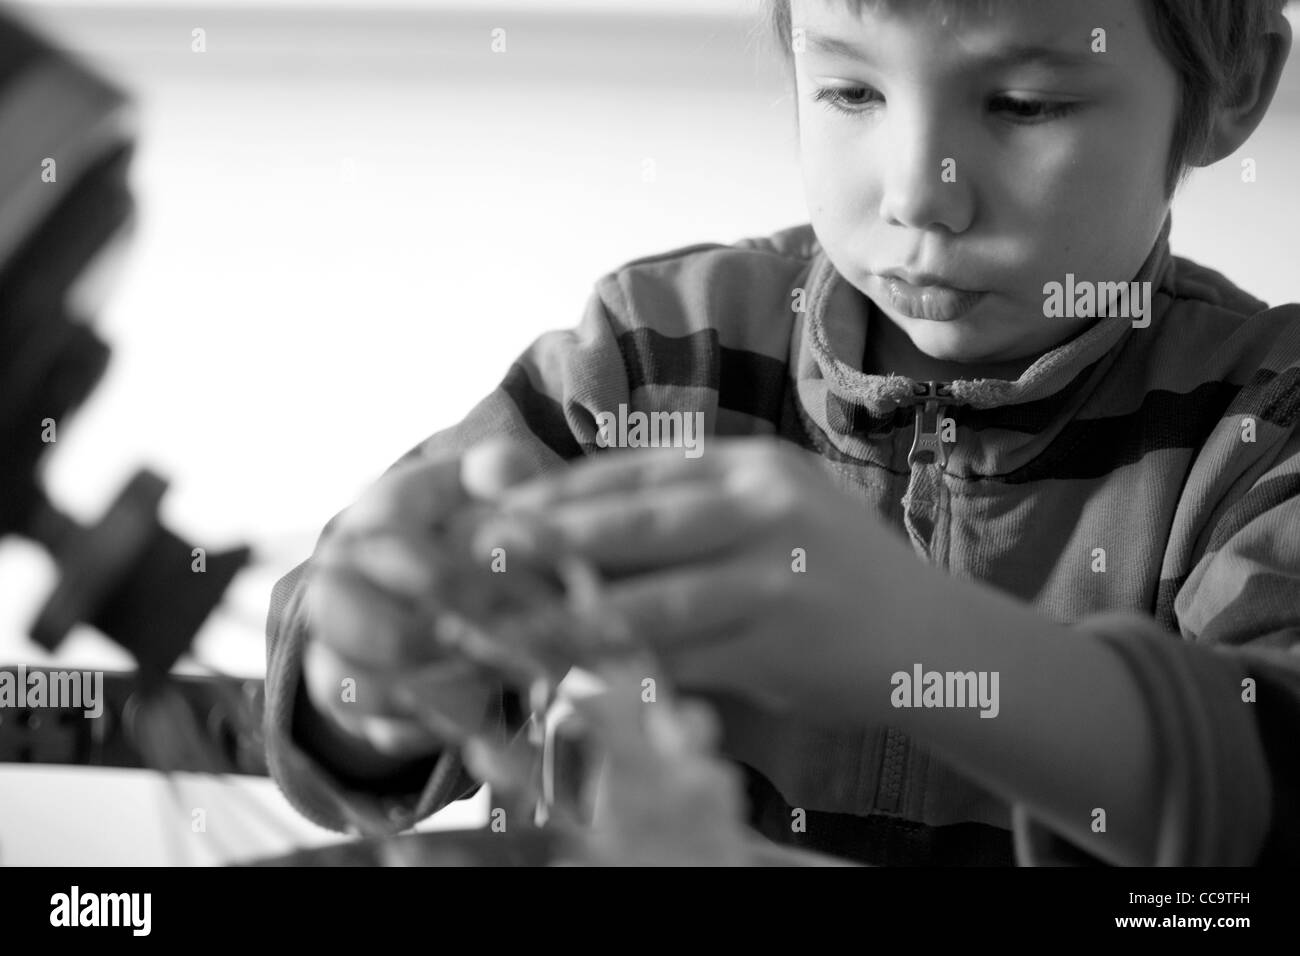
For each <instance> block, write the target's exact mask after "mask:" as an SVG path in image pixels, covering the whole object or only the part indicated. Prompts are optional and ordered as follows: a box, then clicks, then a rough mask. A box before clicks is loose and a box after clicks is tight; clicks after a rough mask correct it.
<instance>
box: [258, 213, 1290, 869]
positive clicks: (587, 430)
mask: <svg viewBox="0 0 1300 956" xmlns="http://www.w3.org/2000/svg"><path fill="white" fill-rule="evenodd" d="M1167 233H1168V228H1167V226H1166V231H1165V233H1164V236H1167ZM1164 236H1162V239H1161V242H1160V243H1158V244H1157V248H1156V249H1155V250H1153V253H1152V256H1151V257H1150V258H1149V259H1148V262H1147V263H1146V264H1145V265H1144V267H1143V269H1144V273H1143V274H1146V275H1150V276H1152V277H1153V279H1154V280H1155V281H1158V282H1159V284H1160V288H1161V293H1160V294H1159V295H1158V296H1157V297H1156V298H1157V302H1158V314H1157V315H1156V316H1155V317H1154V318H1153V321H1152V324H1151V326H1150V327H1149V328H1147V329H1129V328H1128V327H1127V324H1126V323H1119V324H1112V325H1111V326H1108V327H1105V328H1102V327H1100V326H1099V327H1098V331H1097V332H1096V334H1089V333H1085V334H1083V335H1081V336H1079V337H1077V338H1076V339H1075V340H1072V341H1071V342H1068V343H1065V344H1064V345H1062V346H1060V347H1059V348H1058V349H1057V350H1053V353H1052V354H1051V355H1050V356H1049V357H1048V359H1049V360H1048V361H1040V362H1038V363H1035V365H1034V366H1033V367H1031V370H1030V372H1027V373H1026V376H1025V377H1024V378H1022V381H1020V382H1018V383H1001V386H999V387H998V388H996V389H992V390H989V391H985V392H980V391H979V389H972V388H967V389H964V390H963V391H962V394H963V395H966V396H969V397H971V399H972V400H971V401H970V402H969V403H967V402H954V403H953V404H952V405H951V406H950V407H949V408H948V409H947V410H946V411H947V413H948V414H949V415H950V416H951V417H952V419H953V421H954V422H955V424H956V426H957V430H958V441H957V443H956V444H955V445H953V446H952V447H951V448H950V449H949V461H948V463H947V466H946V467H945V469H944V471H943V474H942V485H943V486H944V488H945V489H946V492H947V494H948V498H947V499H946V505H945V507H946V512H947V517H948V521H949V526H950V527H949V530H948V533H947V541H948V542H949V544H948V545H947V546H946V549H945V551H944V553H943V554H939V555H935V556H934V560H936V561H939V562H940V563H942V564H943V566H945V567H947V568H949V569H950V570H951V571H953V573H955V574H960V575H963V576H969V577H972V578H976V579H979V580H983V581H985V582H986V583H988V584H990V585H992V586H994V587H997V588H999V589H1001V590H1004V591H1006V592H1007V593H1009V594H1013V595H1017V596H1019V597H1021V598H1023V599H1024V600H1026V601H1030V602H1032V603H1033V604H1035V606H1037V607H1038V608H1039V609H1040V610H1042V611H1043V613H1044V614H1046V615H1048V616H1050V617H1054V618H1056V619H1058V620H1062V621H1065V622H1067V623H1073V622H1086V621H1087V620H1088V619H1090V618H1091V617H1093V616H1095V615H1098V614H1104V613H1107V612H1114V611H1125V610H1127V611H1133V612H1138V613H1140V614H1143V615H1148V616H1149V618H1150V619H1152V620H1153V621H1154V624H1153V625H1152V627H1151V629H1150V630H1151V632H1153V633H1157V634H1166V635H1168V636H1171V637H1182V638H1183V639H1184V640H1188V641H1200V642H1206V643H1216V644H1237V645H1241V644H1250V643H1251V642H1252V641H1258V642H1259V646H1258V647H1256V648H1254V650H1256V651H1258V650H1260V649H1261V648H1263V647H1264V646H1265V645H1266V646H1267V648H1268V650H1269V652H1270V653H1272V652H1277V653H1282V654H1285V653H1286V648H1287V647H1290V646H1292V645H1293V644H1294V643H1296V641H1300V589H1298V588H1297V585H1298V583H1300V574H1298V573H1297V570H1296V565H1297V564H1298V563H1300V554H1297V553H1296V551H1295V543H1294V542H1291V543H1287V542H1282V541H1280V540H1278V539H1277V538H1276V537H1275V534H1276V532H1275V531H1273V532H1270V529H1277V528H1279V527H1291V526H1292V525H1293V524H1294V523H1295V521H1296V515H1297V514H1300V440H1297V439H1296V437H1295V432H1296V428H1297V421H1298V419H1300V309H1296V308H1294V307H1282V308H1279V309H1275V310H1270V311H1267V312H1265V311H1263V310H1264V309H1265V306H1264V304H1263V303H1260V302H1258V300H1256V299H1254V298H1253V297H1251V296H1249V295H1248V294H1246V293H1244V292H1242V291H1241V290H1238V289H1236V288H1235V287H1233V286H1231V284H1230V283H1228V282H1227V280H1226V279H1223V278H1222V277H1221V276H1219V275H1218V274H1217V273H1213V272H1212V271H1211V270H1208V269H1204V268H1203V267H1200V266H1198V265H1196V264H1194V263H1191V262H1188V261H1187V260H1182V259H1172V258H1171V257H1169V255H1168V250H1167V247H1166V246H1164V245H1163V243H1164ZM795 290H803V291H805V292H806V293H807V294H808V295H809V298H810V302H809V305H808V309H807V310H806V311H805V312H794V311H792V309H791V307H790V303H791V301H792V292H793V291H795ZM872 309H873V307H872V306H871V305H870V303H868V302H864V301H863V297H861V295H860V294H859V293H857V292H856V290H853V289H851V288H850V287H848V284H847V283H845V282H843V281H842V280H840V279H839V278H838V277H837V276H836V275H835V274H833V270H832V269H831V267H830V266H829V263H828V261H827V260H825V257H824V256H823V255H822V253H821V252H820V250H819V249H818V248H817V245H816V241H815V236H814V235H813V233H812V230H811V228H810V227H808V226H800V227H795V228H793V229H790V230H784V231H782V232H780V233H777V234H775V235H773V236H771V237H765V238H762V239H753V240H745V241H743V242H741V243H737V244H736V245H734V246H719V245H716V244H709V245H699V246H691V247H687V248H686V249H682V250H677V251H676V252H672V253H667V254H662V255H657V256H651V257H646V258H644V259H641V260H637V261H635V262H633V263H629V264H628V265H626V266H624V267H622V268H621V269H619V270H616V271H615V272H614V273H611V274H610V275H609V276H607V277H605V278H604V279H602V280H601V282H600V283H598V284H597V288H596V291H595V293H594V295H593V299H592V303H591V305H590V307H589V308H588V310H587V313H586V314H585V315H584V317H583V320H582V323H581V325H580V326H579V328H578V329H577V330H576V331H575V332H574V333H568V334H559V333H549V334H548V336H544V337H543V338H542V339H539V341H538V344H537V345H536V346H534V347H533V348H532V349H530V350H529V352H528V353H526V354H525V355H524V356H522V357H521V358H520V360H519V362H517V363H516V364H515V366H513V367H512V368H511V369H510V371H509V373H508V374H507V375H506V377H505V380H504V381H503V382H502V384H501V387H500V389H499V390H498V392H497V393H496V394H497V395H498V396H500V398H499V400H493V399H489V400H486V401H484V402H483V403H481V404H480V406H478V407H476V409H475V411H474V412H472V413H471V415H470V416H469V418H468V419H467V420H466V421H465V422H463V423H461V425H458V426H456V428H455V429H453V430H450V431H449V433H448V434H450V435H451V438H449V439H447V440H446V441H447V443H450V444H453V445H454V444H456V443H462V442H469V441H470V438H471V436H473V437H477V436H481V435H483V434H490V433H492V432H493V430H494V429H496V430H500V431H505V432H507V433H509V434H511V435H513V436H516V437H518V438H519V440H520V441H521V442H525V443H527V442H529V441H531V442H532V443H534V444H535V445H536V447H537V449H538V451H537V452H536V457H537V458H538V459H539V460H541V459H546V460H548V461H550V460H572V459H575V458H577V457H579V456H580V455H582V454H585V453H590V452H592V451H594V450H596V445H595V441H594V437H595V426H594V422H595V419H596V416H597V415H598V414H600V413H601V412H602V411H605V412H614V411H616V409H617V405H618V404H619V403H624V402H625V403H627V405H628V406H629V410H640V411H645V412H652V411H668V412H683V413H691V412H702V413H703V414H704V415H705V419H706V421H708V422H709V423H710V427H711V428H712V429H713V431H712V432H711V434H710V435H709V436H706V444H705V454H707V438H708V437H714V436H718V437H721V436H729V435H753V434H776V435H779V436H780V437H782V438H784V439H786V440H788V441H790V442H792V443H794V444H796V445H798V446H799V447H801V448H803V449H805V450H806V451H807V452H808V453H809V454H810V455H815V456H817V458H819V459H820V460H822V462H823V463H824V464H825V466H826V468H827V470H828V471H829V472H830V473H832V474H833V475H835V477H836V479H837V481H838V482H839V484H840V486H841V487H843V488H845V489H846V490H848V491H850V493H853V494H857V495H859V496H861V499H862V504H863V509H864V511H865V512H866V513H870V514H874V515H877V516H879V517H880V518H881V520H885V521H888V522H891V523H893V524H895V525H896V526H897V527H896V530H898V531H899V532H900V533H902V532H903V528H902V523H903V509H902V505H901V499H902V497H903V495H904V493H905V492H906V491H907V489H908V488H909V479H910V478H911V476H912V470H911V468H909V465H908V462H907V452H908V449H909V447H910V441H911V433H912V428H913V418H914V413H913V411H912V409H911V408H909V407H906V405H903V406H900V405H898V404H896V397H897V396H899V395H904V394H910V386H909V387H906V388H900V387H899V383H898V382H897V381H887V380H886V379H885V377H884V376H882V375H879V374H877V373H876V372H874V371H863V370H861V369H860V363H861V358H862V355H863V348H862V346H863V343H864V341H865V336H866V334H867V323H869V321H870V317H871V315H872ZM1034 369H1038V371H1037V372H1034V371H1033V370H1034ZM1031 373H1032V374H1031ZM1003 386H1005V387H1003ZM889 396H895V398H893V399H891V398H889ZM502 403H504V404H502ZM506 409H508V411H507V410H506ZM1245 416H1251V417H1253V418H1254V419H1255V420H1256V421H1255V427H1256V431H1257V440H1256V441H1254V442H1245V441H1243V440H1242V438H1241V434H1242V433H1241V428H1240V423H1241V420H1242V418H1243V417H1245ZM1297 538H1300V536H1297ZM273 631H275V628H274V627H271V626H270V625H269V626H268V633H269V634H270V633H272V632H273ZM1290 657H1291V658H1295V657H1296V655H1294V654H1291V655H1290ZM1260 661H1267V662H1268V666H1273V665H1272V659H1271V658H1269V657H1268V656H1267V655H1265V654H1262V653H1257V654H1254V655H1253V656H1252V658H1251V662H1250V664H1249V665H1248V666H1251V667H1257V666H1263V665H1261V664H1260ZM1242 666H1247V665H1246V664H1243V665H1242ZM1279 666H1280V665H1279ZM1188 693H1189V694H1190V693H1191V691H1188ZM1184 696H1185V697H1186V696H1187V695H1186V694H1185V695H1184ZM1189 699H1191V698H1189ZM751 729H752V728H751ZM871 739H872V740H875V738H874V737H873V738H871ZM891 739H892V738H891ZM747 740H748V741H749V742H748V743H747V744H746V745H745V747H744V748H743V749H744V755H743V759H744V761H745V771H746V774H747V782H748V784H749V787H750V792H751V797H753V798H754V807H753V810H754V819H753V822H754V823H755V825H756V826H758V827H759V829H760V830H762V831H764V832H767V833H769V835H771V836H773V837H774V838H780V839H784V838H786V837H788V835H789V811H790V810H791V808H792V807H793V806H803V807H805V808H809V807H811V808H812V809H811V810H810V821H811V822H810V824H809V826H808V834H809V835H808V837H807V839H806V840H802V841H800V842H801V843H802V845H805V846H809V847H813V848H817V849H822V850H826V851H828V852H839V853H843V854H846V855H849V856H854V857H856V858H859V859H864V860H870V861H873V862H891V863H893V862H908V861H911V862H926V861H928V862H962V861H965V862H972V861H978V860H987V861H989V862H998V863H1004V862H1010V859H1011V854H1010V842H1009V841H1010V836H1009V833H1008V831H1006V830H1003V829H1002V828H1000V827H995V826H991V825H989V824H988V823H987V821H989V820H994V819H1000V818H1002V817H1004V816H1006V813H1007V810H1008V808H1007V807H1005V806H1004V805H1002V804H999V803H998V802H997V801H996V800H994V798H992V797H991V796H990V795H988V794H987V793H985V792H983V791H982V790H980V789H979V788H978V787H975V786H974V785H973V784H970V785H965V784H963V783H962V782H961V780H962V778H960V777H959V776H958V775H957V774H955V773H951V772H945V773H942V774H941V773H939V772H938V770H936V769H935V767H936V766H939V765H938V764H937V761H931V760H929V759H928V758H922V757H921V756H920V755H919V752H917V751H915V750H913V749H911V748H910V747H909V746H906V745H901V744H899V742H898V741H897V740H895V741H894V744H891V747H890V748H887V749H888V754H886V753H885V752H884V751H882V749H881V747H880V746H879V744H878V741H877V742H874V743H872V744H871V745H870V746H866V745H863V744H861V743H860V742H859V741H858V738H856V737H854V736H852V735H840V736H838V737H826V736H824V735H816V734H811V732H800V731H797V730H796V729H794V728H790V727H785V726H781V725H776V726H773V727H770V728H767V729H765V730H763V731H762V732H757V731H755V732H753V733H751V734H750V735H749V737H748V738H747ZM1202 763H1203V764H1204V766H1205V767H1207V768H1211V769H1212V768H1213V766H1215V764H1214V763H1213V758H1212V755H1209V756H1206V755H1203V759H1202ZM1200 765H1201V764H1198V766H1200ZM1207 772H1209V771H1208V770H1207ZM933 787H941V789H942V792H931V791H932V788H933ZM1298 796H1300V795H1298ZM796 801H803V802H796ZM435 802H436V801H435ZM963 820H968V821H977V820H978V821H985V822H980V823H974V822H971V823H969V824H967V823H963V822H962V821H963ZM1216 839H1217V838H1216Z"/></svg>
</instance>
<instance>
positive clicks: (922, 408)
mask: <svg viewBox="0 0 1300 956" xmlns="http://www.w3.org/2000/svg"><path fill="white" fill-rule="evenodd" d="M951 398H952V387H951V386H950V385H949V384H948V383H947V382H917V383H916V384H915V385H913V387H912V400H913V404H914V405H915V407H916V418H915V429H914V431H913V433H912V450H911V451H909V452H908V453H907V464H908V466H909V467H911V466H914V465H915V464H916V463H917V461H918V460H919V459H920V457H921V455H923V454H925V453H927V452H929V453H930V455H931V458H930V461H928V462H926V464H931V463H933V462H938V463H939V465H940V467H945V466H947V464H948V446H947V445H946V444H944V441H943V439H942V438H941V437H940V435H939V425H940V423H941V422H942V420H943V413H944V411H946V410H947V408H948V403H945V402H944V401H943V399H951ZM927 422H929V423H931V427H930V428H926V424H927Z"/></svg>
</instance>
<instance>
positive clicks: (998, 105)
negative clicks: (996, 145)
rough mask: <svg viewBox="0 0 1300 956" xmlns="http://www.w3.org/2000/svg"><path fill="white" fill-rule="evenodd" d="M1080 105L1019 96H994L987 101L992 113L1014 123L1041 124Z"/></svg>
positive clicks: (1068, 101)
mask: <svg viewBox="0 0 1300 956" xmlns="http://www.w3.org/2000/svg"><path fill="white" fill-rule="evenodd" d="M1080 105H1081V104H1079V103H1076V102H1073V101H1071V100H1058V101H1053V100H1034V99H1027V98H1024V97H1019V96H995V97H993V99H992V100H990V101H989V109H990V110H991V111H993V112H994V113H1004V114H1006V115H1007V116H1008V117H1009V118H1010V119H1011V121H1012V122H1015V123H1026V124H1028V123H1041V122H1044V121H1046V120H1050V119H1055V118H1057V117H1058V116H1064V115H1065V114H1067V113H1070V112H1073V111H1074V110H1076V109H1078V108H1079V106H1080Z"/></svg>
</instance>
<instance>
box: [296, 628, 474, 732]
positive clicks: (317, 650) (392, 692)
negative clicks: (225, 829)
mask: <svg viewBox="0 0 1300 956" xmlns="http://www.w3.org/2000/svg"><path fill="white" fill-rule="evenodd" d="M303 680H304V682H305V683H306V685H307V691H308V694H309V695H310V697H311V699H312V701H313V702H314V703H315V704H316V706H317V707H319V708H320V709H322V710H324V711H326V712H327V713H328V714H329V715H330V716H331V717H332V718H333V719H334V720H335V721H336V722H337V723H338V724H340V725H341V726H343V727H344V728H345V729H346V730H348V731H349V732H351V733H353V734H354V735H357V736H364V737H365V738H366V739H367V740H369V741H371V742H372V743H373V742H375V737H376V735H378V736H379V737H381V738H385V739H387V741H388V743H389V744H390V745H396V742H397V741H398V739H399V738H400V740H401V741H402V742H404V744H407V745H415V744H420V745H422V747H423V749H424V750H428V749H430V748H431V747H436V746H440V745H445V744H447V743H451V742H454V741H456V740H459V739H461V738H462V737H464V736H465V735H466V734H468V733H477V732H479V731H480V730H481V729H482V727H483V724H484V720H485V716H486V714H487V707H488V703H489V700H490V698H491V696H492V694H493V693H494V690H493V688H492V687H491V685H489V684H488V683H487V682H486V681H484V680H483V679H482V678H481V677H480V675H479V672H478V670H477V668H475V667H474V665H473V664H471V663H469V662H467V661H461V660H451V661H444V662H439V663H436V664H431V665H427V666H425V667H420V668H415V669H414V670H410V671H406V672H400V671H399V672H394V671H392V670H387V669H374V668H372V667H369V666H367V664H365V663H362V662H360V661H355V660H349V659H347V658H344V657H342V656H340V655H339V654H338V653H336V652H335V651H334V650H333V649H332V648H330V647H328V646H326V645H323V644H320V643H318V642H315V641H313V642H310V643H309V644H308V645H307V647H306V648H304V652H303ZM403 727H405V729H403ZM417 728H419V729H418V730H417ZM379 749H380V750H381V752H384V753H390V752H393V751H392V750H391V749H384V747H380V748H379Z"/></svg>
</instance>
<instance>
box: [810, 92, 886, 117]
mask: <svg viewBox="0 0 1300 956" xmlns="http://www.w3.org/2000/svg"><path fill="white" fill-rule="evenodd" d="M813 99H814V100H815V101H817V102H818V103H825V104H826V105H827V106H828V107H830V108H831V109H833V110H837V111H838V112H841V113H849V114H857V113H861V112H862V111H863V109H864V108H865V107H868V106H871V104H872V103H876V102H880V103H883V102H884V101H885V100H884V97H882V96H881V95H880V94H879V93H877V92H876V91H875V90H873V89H872V88H871V87H869V86H822V87H819V88H818V89H817V90H816V92H814V93H813Z"/></svg>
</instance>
